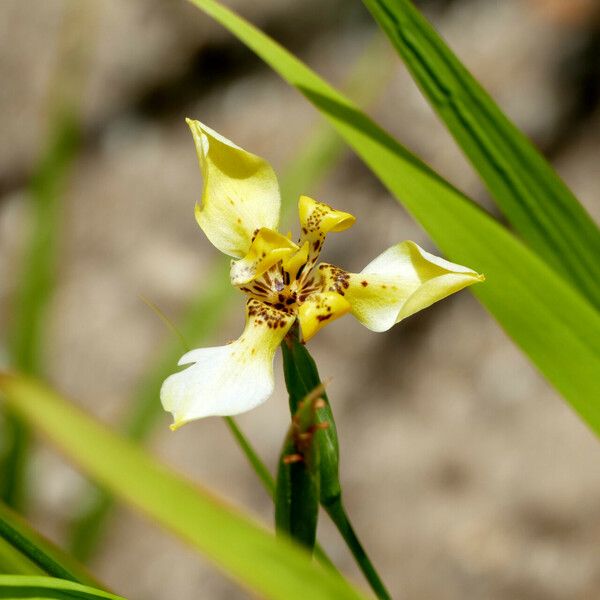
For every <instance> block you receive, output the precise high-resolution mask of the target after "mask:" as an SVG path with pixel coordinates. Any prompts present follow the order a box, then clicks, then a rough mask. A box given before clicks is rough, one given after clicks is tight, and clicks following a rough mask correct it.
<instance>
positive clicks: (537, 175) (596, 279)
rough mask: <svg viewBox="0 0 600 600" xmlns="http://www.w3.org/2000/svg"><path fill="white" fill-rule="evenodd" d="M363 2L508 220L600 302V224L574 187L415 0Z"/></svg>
mask: <svg viewBox="0 0 600 600" xmlns="http://www.w3.org/2000/svg"><path fill="white" fill-rule="evenodd" d="M363 1H364V3H365V5H366V6H367V8H368V9H369V10H370V11H371V13H372V14H373V16H374V17H375V19H376V20H377V22H378V23H379V25H380V26H381V28H382V29H383V30H384V31H385V33H386V34H387V35H388V37H389V38H390V40H391V42H392V44H393V45H394V46H395V48H396V50H397V51H398V54H399V55H400V57H401V58H402V59H403V60H404V62H405V63H406V66H407V67H408V68H409V70H410V72H411V74H412V76H413V78H414V79H415V80H416V82H417V83H418V85H419V87H420V88H421V90H422V92H423V94H424V95H425V97H426V98H427V99H428V100H429V102H430V103H431V105H432V106H433V108H434V109H435V110H436V112H437V113H438V115H439V116H440V118H441V119H442V120H443V122H444V123H445V125H446V126H447V127H448V129H449V131H450V132H451V133H452V135H453V136H454V138H455V140H456V141H457V143H458V144H459V145H460V147H461V148H462V150H463V151H464V152H465V154H466V155H467V157H468V158H469V160H470V161H471V163H472V164H473V166H474V167H475V169H476V170H477V171H478V172H479V174H480V175H481V177H482V178H483V180H484V182H485V183H486V185H487V187H488V190H489V191H490V193H491V195H492V196H493V198H494V200H495V202H496V204H497V205H498V206H499V208H500V209H501V210H502V212H503V213H504V215H505V216H506V218H507V219H508V220H509V221H510V223H512V225H513V226H514V227H515V229H516V230H517V231H518V233H519V234H520V235H521V236H522V238H523V239H524V240H525V241H526V243H527V244H528V245H529V246H530V247H531V248H532V249H533V250H535V251H536V252H538V253H539V255H540V256H542V257H543V258H544V260H545V261H546V262H547V263H548V264H550V265H551V266H552V267H553V268H555V269H556V270H557V272H559V273H560V274H561V275H562V276H563V277H565V278H566V279H567V280H569V281H571V282H573V283H574V284H575V285H576V286H577V287H578V288H579V290H580V291H581V292H582V293H583V294H584V295H585V296H586V297H587V298H588V299H589V300H590V301H591V302H592V303H593V304H594V305H595V306H596V307H597V308H599V307H600V260H598V257H599V256H600V230H599V229H598V227H597V225H596V224H595V223H594V221H593V220H592V218H591V217H590V216H589V214H588V213H587V212H586V211H585V209H584V208H583V207H582V206H581V204H580V203H579V201H578V200H577V199H576V198H575V196H574V195H573V193H572V192H571V190H570V189H569V188H568V187H567V186H566V185H565V184H564V182H563V181H562V180H561V179H560V177H559V176H558V175H557V173H556V172H555V171H554V169H553V168H552V166H551V165H550V164H549V163H548V162H547V161H546V159H545V158H544V157H543V156H542V155H541V153H540V152H539V151H538V150H537V149H536V148H535V147H534V145H533V144H532V143H531V142H530V141H529V140H528V139H527V137H526V136H525V135H524V134H523V133H522V132H521V131H520V130H519V129H518V128H517V127H516V126H515V125H514V124H513V123H512V122H511V121H510V120H509V119H508V118H507V117H506V116H505V115H504V113H503V112H502V111H501V110H500V108H499V107H498V106H497V104H496V103H495V102H494V100H493V99H492V98H491V97H490V96H489V94H488V93H487V92H486V91H485V90H484V89H483V88H482V87H481V85H480V84H479V83H478V82H477V81H476V79H475V78H474V77H473V76H472V75H471V74H470V73H469V71H468V70H467V69H466V68H465V67H464V66H463V64H462V63H461V62H460V60H458V58H457V57H456V56H455V54H454V53H453V52H452V51H451V50H450V48H449V47H448V46H447V45H446V44H445V42H444V41H443V40H442V38H441V37H440V36H439V35H438V33H437V32H436V31H435V29H434V28H433V27H432V26H431V25H430V23H429V22H428V21H427V19H425V17H424V16H423V15H422V14H421V13H420V12H419V11H418V10H417V8H415V6H414V5H413V3H412V2H411V0H363ZM517 93H518V92H517Z"/></svg>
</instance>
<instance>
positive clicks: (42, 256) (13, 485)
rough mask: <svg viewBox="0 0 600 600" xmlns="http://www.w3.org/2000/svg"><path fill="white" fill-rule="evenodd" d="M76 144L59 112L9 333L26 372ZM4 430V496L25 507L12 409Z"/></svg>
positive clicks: (41, 318) (24, 446)
mask: <svg viewBox="0 0 600 600" xmlns="http://www.w3.org/2000/svg"><path fill="white" fill-rule="evenodd" d="M78 147H79V127H78V124H77V121H76V119H75V117H74V114H73V112H72V111H63V112H60V113H59V114H58V115H57V117H56V121H55V122H54V123H53V132H52V135H51V137H50V140H49V144H48V148H47V149H46V152H45V154H44V156H43V157H42V160H41V162H40V164H39V166H38V168H37V170H36V172H35V173H34V175H33V177H32V181H31V185H30V200H31V204H30V206H29V208H30V210H31V222H32V232H31V235H30V239H29V241H28V245H27V248H26V255H25V264H24V266H23V269H22V276H21V279H20V283H19V287H18V289H17V293H16V297H15V301H14V317H13V319H12V321H11V330H10V331H9V336H8V341H9V348H8V351H9V355H10V359H11V363H12V364H13V365H14V366H15V368H17V369H19V370H21V371H23V372H26V373H31V374H40V371H41V352H42V339H43V334H44V324H45V317H46V311H47V307H48V304H49V301H50V298H51V296H52V293H53V290H54V287H55V275H56V263H57V246H58V239H59V234H60V230H61V227H60V220H61V210H62V208H61V200H62V195H63V192H64V187H65V184H66V181H67V178H68V175H69V171H70V168H71V166H72V164H73V161H74V159H75V157H76V155H77V151H78ZM4 430H5V431H4V436H5V439H7V440H9V442H8V448H7V450H6V451H5V454H4V456H0V499H1V500H3V501H4V502H6V503H7V504H9V505H10V506H14V507H16V508H22V507H23V506H24V504H25V498H24V496H25V491H24V482H23V478H24V471H25V463H26V457H27V452H28V447H29V436H28V432H27V429H26V428H25V427H24V426H23V424H22V423H20V422H19V420H18V419H16V418H15V417H14V415H10V414H8V415H6V422H5V425H4Z"/></svg>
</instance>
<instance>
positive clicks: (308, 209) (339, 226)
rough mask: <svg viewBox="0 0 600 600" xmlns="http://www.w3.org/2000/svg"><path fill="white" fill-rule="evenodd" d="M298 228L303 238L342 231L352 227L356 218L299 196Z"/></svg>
mask: <svg viewBox="0 0 600 600" xmlns="http://www.w3.org/2000/svg"><path fill="white" fill-rule="evenodd" d="M298 213H299V216H300V226H301V227H302V233H303V234H304V235H305V236H309V235H311V234H320V233H322V234H327V233H329V232H330V231H344V230H345V229H348V228H349V227H352V225H354V221H356V218H355V217H354V216H352V215H351V214H350V213H347V212H342V211H341V210H335V209H334V208H331V206H328V205H327V204H324V203H323V202H317V201H316V200H313V199H312V198H309V197H308V196H300V200H299V201H298Z"/></svg>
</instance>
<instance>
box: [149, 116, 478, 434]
mask: <svg viewBox="0 0 600 600" xmlns="http://www.w3.org/2000/svg"><path fill="white" fill-rule="evenodd" d="M187 122H188V125H189V126H190V129H191V130H192V134H193V136H194V142H195V145H196V151H197V153H198V160H199V162H200V169H201V171H202V176H203V180H204V188H203V191H202V198H201V200H200V202H199V203H198V204H197V205H196V211H195V213H196V220H197V221H198V224H199V225H200V227H201V229H202V230H203V231H204V233H205V234H206V236H207V237H208V239H209V240H210V241H211V242H212V243H213V244H214V245H215V246H216V247H217V248H218V249H219V250H221V252H224V253H225V254H228V255H229V256H231V257H233V259H234V260H232V263H231V283H232V285H234V286H235V287H237V288H239V289H240V290H241V291H242V292H244V293H245V294H246V295H247V296H248V300H247V302H246V326H245V328H244V331H243V333H242V335H241V336H240V337H239V338H238V339H237V340H236V341H234V342H232V343H230V344H227V345H226V346H219V347H216V348H199V349H197V350H192V351H191V352H188V353H187V354H185V355H184V356H183V357H182V358H181V359H180V361H179V364H180V365H190V366H188V367H187V368H186V369H184V370H183V371H180V372H178V373H175V374H174V375H171V376H170V377H168V378H167V379H166V380H165V382H164V383H163V386H162V389H161V393H160V396H161V401H162V404H163V406H164V408H165V410H167V411H169V412H171V413H172V414H173V417H174V424H173V425H172V426H171V427H172V428H173V429H176V428H177V427H179V426H181V425H183V424H184V423H187V422H188V421H191V420H193V419H199V418H202V417H207V416H211V415H221V416H224V415H235V414H238V413H241V412H245V411H247V410H250V409H252V408H254V407H256V406H258V405H259V404H261V403H262V402H264V401H265V400H266V399H267V398H268V397H269V396H270V395H271V393H272V391H273V357H274V355H275V351H276V350H277V347H278V346H279V344H280V343H281V342H282V340H283V339H284V337H285V336H286V334H287V333H288V331H289V330H290V328H291V327H292V325H293V324H294V322H296V321H298V323H299V325H300V329H301V332H302V338H303V340H304V341H308V340H309V339H311V338H312V337H313V336H314V335H315V334H316V333H317V332H318V331H319V330H320V329H321V328H322V327H324V326H325V325H327V324H328V323H331V322H332V321H334V320H335V319H338V318H339V317H341V316H343V315H345V314H346V313H352V314H353V315H354V316H355V317H356V318H357V319H358V320H359V321H360V322H361V323H362V324H363V325H365V326H366V327H367V328H369V329H371V330H372V331H386V330H387V329H389V328H390V327H392V326H393V325H394V324H395V323H398V322H399V321H401V320H402V319H404V318H406V317H408V316H410V315H412V314H414V313H416V312H418V311H419V310H422V309H424V308H427V307H428V306H430V305H431V304H433V303H434V302H437V301H438V300H441V299H442V298H445V297H446V296H449V295H450V294H453V293H454V292H458V291H459V290H461V289H463V288H465V287H467V286H469V285H472V284H473V283H477V282H478V281H482V280H483V276H482V275H479V274H477V273H476V272H475V271H473V270H471V269H468V268H467V267H463V266H461V265H457V264H454V263H451V262H448V261H446V260H444V259H442V258H438V257H437V256H434V255H432V254H429V253H428V252H426V251H425V250H423V249H422V248H420V247H419V246H418V245H417V244H415V243H414V242H410V241H405V242H401V243H399V244H396V245H395V246H392V247H391V248H389V249H388V250H386V251H385V252H384V253H383V254H381V255H380V256H378V257H377V258H376V259H375V260H373V261H372V262H370V263H369V264H368V265H367V266H366V267H365V268H364V269H363V270H362V271H361V272H360V273H348V272H346V271H344V270H342V269H340V268H339V267H336V266H333V265H330V264H327V263H321V264H317V260H318V258H319V254H320V252H321V249H322V247H323V243H324V241H325V237H326V235H327V234H328V233H330V232H339V231H344V230H345V229H348V228H349V227H351V226H352V225H353V223H354V221H355V218H354V217H353V216H352V215H351V214H349V213H346V212H342V211H338V210H335V209H333V208H331V207H330V206H328V205H326V204H323V203H321V202H317V201H315V200H313V199H311V198H309V197H307V196H301V197H300V200H299V203H298V209H299V216H300V228H301V233H300V238H299V240H298V242H297V243H295V242H293V241H292V240H291V239H290V237H289V236H285V235H282V234H281V233H278V231H277V225H278V222H279V210H280V197H279V187H278V184H277V178H276V176H275V173H274V171H273V169H272V167H271V165H269V163H268V162H267V161H265V160H264V159H262V158H260V157H259V156H256V155H254V154H251V153H250V152H246V151H245V150H243V149H242V148H240V147H238V146H236V145H235V144H233V143H232V142H230V141H229V140H228V139H226V138H224V137H223V136H222V135H220V134H218V133H217V132H216V131H213V130H212V129H210V128H209V127H207V126H206V125H203V124H202V123H200V122H199V121H192V120H190V119H188V121H187Z"/></svg>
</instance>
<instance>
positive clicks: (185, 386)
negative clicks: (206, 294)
mask: <svg viewBox="0 0 600 600" xmlns="http://www.w3.org/2000/svg"><path fill="white" fill-rule="evenodd" d="M294 319H295V317H294V316H293V315H290V314H286V313H284V312H282V311H279V310H276V309H274V308H273V307H271V306H268V305H266V304H263V303H262V302H259V301H257V300H253V299H252V300H249V301H248V302H247V304H246V327H245V328H244V332H243V333H242V335H241V336H240V337H239V339H237V340H236V341H235V342H232V343H231V344H227V345H226V346H218V347H216V348H198V349H197V350H192V351H191V352H188V353H187V354H185V355H184V356H182V357H181V359H180V361H179V364H180V365H185V364H190V363H192V364H191V366H189V367H188V368H187V369H184V370H183V371H180V372H179V373H175V374H174V375H171V376H170V377H168V378H167V379H166V380H165V382H164V383H163V385H162V388H161V391H160V398H161V401H162V404H163V407H164V409H165V410H167V411H169V412H171V413H172V414H173V418H174V422H173V425H172V426H171V429H178V428H179V427H181V426H182V425H184V424H185V423H188V422H189V421H192V420H194V419H200V418H203V417H209V416H225V415H237V414H239V413H242V412H246V411H248V410H251V409H252V408H254V407H256V406H258V405H259V404H261V403H262V402H264V401H265V400H266V399H267V398H268V397H269V396H270V395H271V393H272V392H273V357H274V355H275V351H276V350H277V347H278V346H279V344H280V343H281V341H282V340H283V338H284V337H285V334H286V333H287V332H288V330H289V328H290V327H291V326H292V323H293V322H294Z"/></svg>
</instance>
